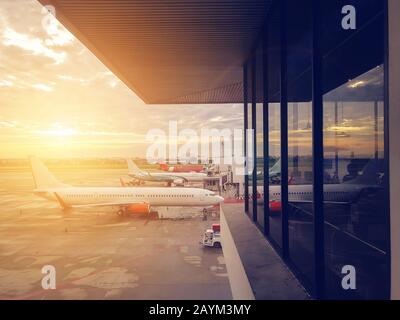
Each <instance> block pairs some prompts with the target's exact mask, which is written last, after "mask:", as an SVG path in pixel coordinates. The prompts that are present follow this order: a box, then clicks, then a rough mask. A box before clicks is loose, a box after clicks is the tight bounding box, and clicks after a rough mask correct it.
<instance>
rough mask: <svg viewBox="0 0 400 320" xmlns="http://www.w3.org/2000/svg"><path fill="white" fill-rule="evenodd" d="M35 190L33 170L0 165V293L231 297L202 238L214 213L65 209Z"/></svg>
mask: <svg viewBox="0 0 400 320" xmlns="http://www.w3.org/2000/svg"><path fill="white" fill-rule="evenodd" d="M55 175H56V176H57V177H58V178H59V179H60V180H62V181H63V182H65V183H70V184H73V185H82V186H83V185H87V186H94V185H99V186H100V185H104V186H117V185H119V178H120V177H124V178H126V172H125V171H124V170H121V169H93V170H86V169H85V170H72V171H65V170H64V171H63V170H60V171H59V172H55ZM126 179H127V178H126ZM32 189H33V181H32V177H31V174H30V171H28V170H26V171H4V170H2V171H0V204H1V210H0V299H12V300H14V299H178V300H180V299H232V294H231V290H230V284H229V278H228V273H227V268H226V265H225V261H224V256H223V252H222V250H221V249H216V248H204V247H202V246H201V245H200V244H199V240H200V237H201V235H202V234H203V232H204V230H205V229H206V228H209V227H210V225H211V224H212V223H214V222H217V221H218V219H219V217H210V218H209V219H208V220H207V221H203V219H202V215H201V214H200V213H199V212H198V210H197V209H196V210H194V211H193V214H192V215H187V214H186V215H185V216H182V218H181V219H163V220H161V219H158V218H157V216H156V215H131V216H127V217H119V216H117V215H116V214H115V212H113V210H112V209H104V208H101V209H98V208H97V209H85V210H82V209H79V210H69V211H63V210H62V209H61V208H59V206H58V204H57V203H51V202H48V201H46V200H44V199H40V198H38V197H36V196H34V195H33V194H32V192H31V191H32ZM177 210H178V209H177ZM114 211H115V210H114ZM46 265H51V266H54V267H55V271H56V277H55V280H56V289H47V290H46V289H43V287H42V279H43V277H45V274H43V273H42V268H43V267H44V266H46Z"/></svg>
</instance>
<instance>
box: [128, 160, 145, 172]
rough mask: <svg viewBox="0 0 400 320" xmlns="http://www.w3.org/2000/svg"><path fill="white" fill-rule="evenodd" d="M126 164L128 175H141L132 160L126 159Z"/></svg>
mask: <svg viewBox="0 0 400 320" xmlns="http://www.w3.org/2000/svg"><path fill="white" fill-rule="evenodd" d="M126 162H127V163H128V173H129V174H132V175H137V174H140V173H142V170H140V169H139V167H138V166H137V165H136V164H135V163H134V162H133V161H132V159H127V160H126Z"/></svg>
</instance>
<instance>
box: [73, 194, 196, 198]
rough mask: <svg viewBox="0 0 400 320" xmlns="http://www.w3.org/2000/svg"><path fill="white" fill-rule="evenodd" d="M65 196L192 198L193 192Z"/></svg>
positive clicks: (75, 196)
mask: <svg viewBox="0 0 400 320" xmlns="http://www.w3.org/2000/svg"><path fill="white" fill-rule="evenodd" d="M67 197H72V198H82V197H90V198H94V197H102V198H115V197H120V198H130V197H141V198H143V197H144V198H156V197H161V198H194V195H193V194H159V195H156V194H150V195H143V194H138V195H135V194H97V195H94V194H87V195H84V194H69V195H67Z"/></svg>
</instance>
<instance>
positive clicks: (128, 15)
mask: <svg viewBox="0 0 400 320" xmlns="http://www.w3.org/2000/svg"><path fill="white" fill-rule="evenodd" d="M39 1H40V2H41V3H42V4H43V5H52V6H54V7H55V9H56V17H57V19H58V20H59V21H60V22H61V23H62V24H64V25H65V26H66V27H67V28H68V29H69V30H70V31H71V32H72V33H73V34H74V35H75V36H76V37H77V38H78V39H79V40H80V41H82V43H83V44H84V45H86V46H87V47H88V48H89V49H90V50H91V51H92V52H93V53H94V54H95V55H96V56H97V57H98V58H99V59H100V60H101V61H102V62H103V63H104V64H105V65H106V66H107V67H108V68H110V70H111V71H113V72H114V73H115V74H116V75H117V76H118V77H120V79H121V80H122V81H123V82H125V83H126V84H127V85H128V86H129V88H131V89H132V90H133V91H134V92H135V93H136V94H137V95H138V96H139V97H140V98H141V99H143V101H144V102H145V103H151V104H180V103H191V104H195V103H196V104H197V103H237V102H242V100H243V93H242V64H243V62H244V60H245V59H246V57H247V55H248V54H249V52H250V49H251V46H252V45H253V44H254V42H255V40H256V38H257V36H258V34H259V32H260V29H261V27H262V25H263V23H264V20H265V17H266V14H267V12H268V9H269V7H270V5H271V2H272V0H171V1H168V0H125V1H124V0H39Z"/></svg>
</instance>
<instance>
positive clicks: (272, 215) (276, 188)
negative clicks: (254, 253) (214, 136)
mask: <svg viewBox="0 0 400 320" xmlns="http://www.w3.org/2000/svg"><path fill="white" fill-rule="evenodd" d="M280 30H281V25H280V7H279V6H275V7H273V8H272V10H271V16H270V18H269V20H268V25H267V30H266V33H267V34H266V37H267V39H266V51H267V52H266V55H265V57H266V60H267V62H266V64H267V67H266V72H267V79H268V80H267V85H268V88H267V92H268V96H267V97H266V99H267V104H268V124H269V132H268V145H269V155H265V156H268V163H269V168H268V176H267V179H268V181H269V188H268V189H269V206H268V207H269V214H268V217H269V235H270V238H271V240H272V241H274V242H275V244H276V245H277V246H278V247H282V215H281V170H280V157H281V125H280V123H281V117H280V110H281V104H280V101H281V93H280V86H281V85H280V82H281V72H280V67H279V66H280V64H281V37H280V35H281V32H280Z"/></svg>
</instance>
